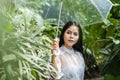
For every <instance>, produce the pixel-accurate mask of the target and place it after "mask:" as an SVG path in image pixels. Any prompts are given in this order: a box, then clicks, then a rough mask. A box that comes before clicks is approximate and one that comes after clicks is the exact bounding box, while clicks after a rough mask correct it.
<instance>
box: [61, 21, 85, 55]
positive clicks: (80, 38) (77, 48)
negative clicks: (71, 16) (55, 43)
mask: <svg viewBox="0 0 120 80" xmlns="http://www.w3.org/2000/svg"><path fill="white" fill-rule="evenodd" d="M72 25H75V26H76V27H78V29H79V30H78V31H79V39H78V41H77V43H76V44H74V45H73V48H74V49H75V50H77V51H79V52H81V53H83V47H82V29H81V26H80V25H79V24H77V23H76V22H75V21H69V22H67V23H66V24H65V25H64V27H63V29H62V31H61V35H60V42H59V46H60V47H61V46H62V45H63V44H64V39H63V36H64V33H65V31H66V30H67V29H68V28H69V27H70V26H72Z"/></svg>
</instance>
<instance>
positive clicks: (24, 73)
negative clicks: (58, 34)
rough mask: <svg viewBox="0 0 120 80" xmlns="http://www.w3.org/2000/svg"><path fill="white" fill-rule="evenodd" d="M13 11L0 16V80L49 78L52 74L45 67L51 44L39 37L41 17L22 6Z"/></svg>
mask: <svg viewBox="0 0 120 80" xmlns="http://www.w3.org/2000/svg"><path fill="white" fill-rule="evenodd" d="M2 10H3V9H2ZM2 10H1V11H2ZM14 11H16V12H15V13H14V12H11V13H12V14H9V13H8V14H5V13H6V11H3V12H0V16H1V19H3V20H2V22H1V25H0V31H1V34H0V37H1V38H0V53H1V54H0V80H36V79H39V80H42V79H44V78H48V77H50V73H51V72H52V71H54V68H53V67H52V66H51V65H50V64H49V63H48V62H49V56H50V43H51V40H50V39H49V38H48V37H47V36H46V35H44V34H42V33H41V32H42V31H43V30H44V27H43V20H42V18H41V16H40V15H38V14H37V13H36V12H34V11H32V10H30V9H28V8H27V7H22V6H21V7H20V6H19V8H17V9H16V10H14ZM3 13H4V14H3ZM28 13H29V14H28ZM30 13H31V14H30ZM8 15H9V16H8ZM6 17H7V18H6Z"/></svg>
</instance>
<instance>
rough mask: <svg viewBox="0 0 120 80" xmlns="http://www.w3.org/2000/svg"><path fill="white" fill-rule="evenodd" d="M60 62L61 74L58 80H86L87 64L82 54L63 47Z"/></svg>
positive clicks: (60, 52) (60, 51)
mask: <svg viewBox="0 0 120 80" xmlns="http://www.w3.org/2000/svg"><path fill="white" fill-rule="evenodd" d="M59 60H60V61H59V62H58V64H60V65H59V68H60V73H59V74H58V76H57V78H56V80H84V71H85V63H84V59H83V56H82V54H81V53H80V52H78V51H75V50H74V49H71V50H69V49H67V48H66V47H65V46H61V47H60V50H59Z"/></svg>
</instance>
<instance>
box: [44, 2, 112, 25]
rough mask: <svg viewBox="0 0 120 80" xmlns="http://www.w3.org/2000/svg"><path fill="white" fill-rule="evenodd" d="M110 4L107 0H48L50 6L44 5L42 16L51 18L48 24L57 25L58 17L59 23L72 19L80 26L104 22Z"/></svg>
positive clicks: (110, 6)
mask: <svg viewBox="0 0 120 80" xmlns="http://www.w3.org/2000/svg"><path fill="white" fill-rule="evenodd" d="M112 6H113V4H112V3H111V2H110V1H109V0H50V6H45V7H44V13H43V18H44V20H46V19H51V20H50V23H49V24H53V25H58V19H60V24H63V23H65V22H67V21H70V20H74V21H76V22H78V23H80V25H81V26H88V25H91V24H95V23H101V22H105V23H106V22H107V16H108V14H109V12H110V10H111V8H112ZM61 8H62V9H61ZM60 10H61V11H60ZM60 12H61V14H60ZM58 17H59V18H58ZM52 19H54V20H52Z"/></svg>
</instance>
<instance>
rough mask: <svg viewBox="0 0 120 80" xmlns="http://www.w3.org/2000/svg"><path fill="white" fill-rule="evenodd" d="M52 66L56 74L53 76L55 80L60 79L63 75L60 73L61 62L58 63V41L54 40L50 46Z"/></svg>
mask: <svg viewBox="0 0 120 80" xmlns="http://www.w3.org/2000/svg"><path fill="white" fill-rule="evenodd" d="M52 54H53V55H52V60H51V62H52V64H53V66H54V67H55V68H56V70H57V71H56V73H55V75H54V77H55V79H60V78H61V77H62V76H63V74H62V73H61V61H60V49H59V41H58V40H54V41H53V44H52Z"/></svg>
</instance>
